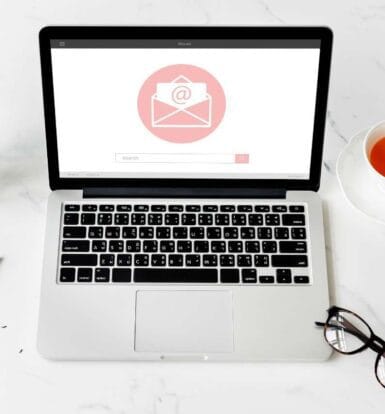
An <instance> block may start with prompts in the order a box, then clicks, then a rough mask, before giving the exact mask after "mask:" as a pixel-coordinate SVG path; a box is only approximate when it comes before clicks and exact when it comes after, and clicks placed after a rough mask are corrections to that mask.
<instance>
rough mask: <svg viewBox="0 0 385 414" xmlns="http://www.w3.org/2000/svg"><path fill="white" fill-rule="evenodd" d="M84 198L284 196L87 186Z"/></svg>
mask: <svg viewBox="0 0 385 414" xmlns="http://www.w3.org/2000/svg"><path fill="white" fill-rule="evenodd" d="M83 197H84V198H131V197H134V198H135V197H140V198H154V197H155V198H182V197H183V198H285V197H286V190H284V189H279V188H278V189H277V188H237V187H234V188H230V187H226V188H225V187H224V188H209V187H191V188H189V187H104V188H103V187H87V188H84V189H83Z"/></svg>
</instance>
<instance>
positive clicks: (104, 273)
mask: <svg viewBox="0 0 385 414" xmlns="http://www.w3.org/2000/svg"><path fill="white" fill-rule="evenodd" d="M109 281H110V269H108V268H100V267H97V268H96V269H95V282H97V283H108V282H109Z"/></svg>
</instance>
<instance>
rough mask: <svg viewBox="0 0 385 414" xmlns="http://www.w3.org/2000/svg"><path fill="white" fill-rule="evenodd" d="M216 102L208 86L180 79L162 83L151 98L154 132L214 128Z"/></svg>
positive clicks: (157, 86)
mask: <svg viewBox="0 0 385 414" xmlns="http://www.w3.org/2000/svg"><path fill="white" fill-rule="evenodd" d="M211 118H212V98H211V95H210V94H208V93H207V84H206V83H205V82H192V81H191V80H190V79H188V78H187V77H185V76H183V75H180V76H178V77H177V78H176V79H174V80H173V81H171V82H158V83H157V84H156V92H155V93H154V94H153V95H152V96H151V125H152V127H153V128H210V127H211Z"/></svg>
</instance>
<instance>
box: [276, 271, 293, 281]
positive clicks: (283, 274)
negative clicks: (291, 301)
mask: <svg viewBox="0 0 385 414" xmlns="http://www.w3.org/2000/svg"><path fill="white" fill-rule="evenodd" d="M277 282H278V283H291V270H290V269H277Z"/></svg>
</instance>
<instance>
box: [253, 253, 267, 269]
mask: <svg viewBox="0 0 385 414" xmlns="http://www.w3.org/2000/svg"><path fill="white" fill-rule="evenodd" d="M254 265H255V267H268V266H269V256H268V255H267V254H255V255H254Z"/></svg>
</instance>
